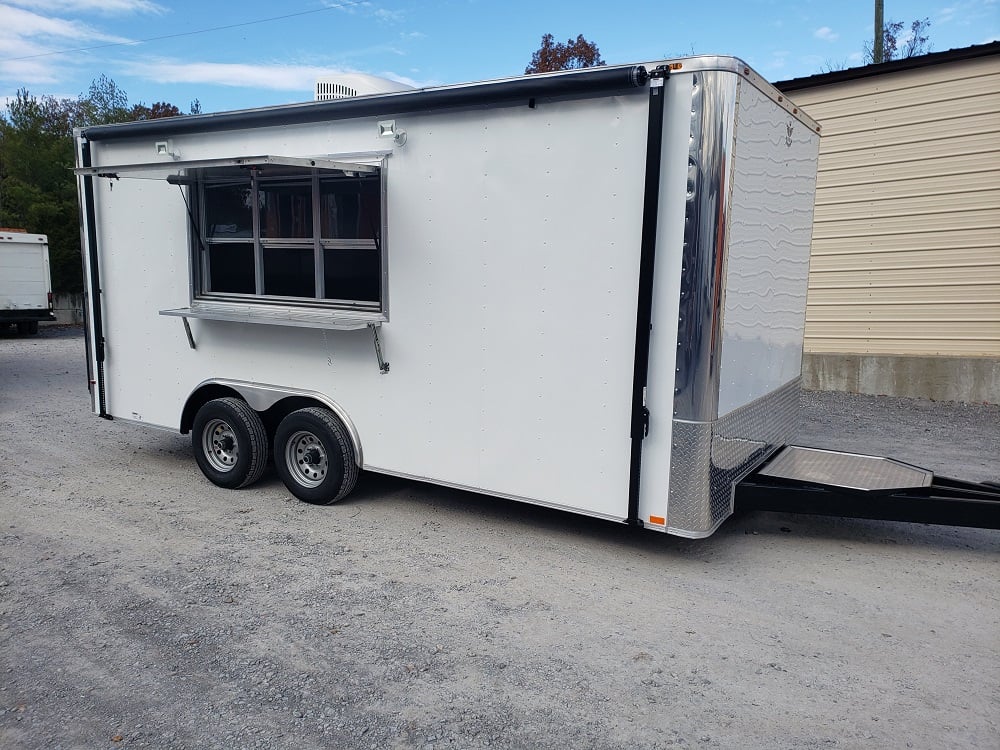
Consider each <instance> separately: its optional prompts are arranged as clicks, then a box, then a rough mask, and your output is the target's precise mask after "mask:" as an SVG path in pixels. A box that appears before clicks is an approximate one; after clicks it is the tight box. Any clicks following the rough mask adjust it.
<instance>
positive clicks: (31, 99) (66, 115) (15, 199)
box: [0, 75, 200, 292]
mask: <svg viewBox="0 0 1000 750" xmlns="http://www.w3.org/2000/svg"><path fill="white" fill-rule="evenodd" d="M199 106H200V105H199ZM179 114H181V112H180V110H178V108H177V107H175V106H174V105H172V104H168V103H166V102H156V103H155V104H153V105H151V106H148V107H147V106H146V105H144V104H141V103H140V104H136V105H134V106H130V105H129V103H128V96H127V95H126V93H125V92H124V91H123V90H122V89H120V88H119V87H118V85H117V84H116V83H115V82H114V81H113V80H111V79H110V78H108V77H107V76H103V75H102V76H101V77H100V78H98V79H96V80H95V81H94V82H93V83H92V84H91V86H90V90H89V91H88V92H87V94H86V95H84V94H81V95H80V96H79V97H78V98H76V99H56V98H55V97H52V96H41V97H36V96H34V95H32V94H30V93H29V92H28V90H27V89H20V90H19V91H18V92H17V94H15V96H14V98H13V99H12V100H10V101H9V102H8V104H7V111H6V112H5V113H0V226H3V227H12V228H20V229H26V230H27V231H29V232H33V233H37V234H45V235H48V238H49V261H50V266H51V269H52V288H53V290H54V291H56V292H79V291H82V289H83V271H82V265H81V262H80V219H79V210H78V207H77V196H76V179H75V178H74V176H73V166H74V156H73V128H75V127H86V126H89V125H104V124H108V123H113V122H125V121H129V120H136V119H141V120H149V119H153V118H157V117H173V116H176V115H179Z"/></svg>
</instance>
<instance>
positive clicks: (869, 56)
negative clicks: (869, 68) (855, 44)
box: [865, 18, 931, 65]
mask: <svg viewBox="0 0 1000 750" xmlns="http://www.w3.org/2000/svg"><path fill="white" fill-rule="evenodd" d="M930 25H931V22H930V19H929V18H923V19H917V20H916V21H913V22H912V23H911V24H910V30H909V32H907V33H904V32H903V29H904V28H905V26H906V24H904V23H903V22H902V21H893V20H889V21H888V22H887V23H886V24H885V25H884V26H883V27H882V59H881V60H878V59H877V52H878V50H877V49H876V48H875V42H874V41H873V40H869V41H867V42H865V65H871V64H873V63H876V62H889V61H890V60H905V59H906V58H908V57H918V56H919V55H926V54H927V53H928V52H930V51H931V43H930V35H929V34H928V31H927V30H928V28H930Z"/></svg>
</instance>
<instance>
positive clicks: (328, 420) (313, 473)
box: [274, 407, 358, 505]
mask: <svg viewBox="0 0 1000 750" xmlns="http://www.w3.org/2000/svg"><path fill="white" fill-rule="evenodd" d="M274 468H275V469H276V470H277V472H278V476H280V477H281V480H282V481H283V482H284V483H285V486H286V487H287V488H288V490H289V492H291V493H292V494H293V495H295V497H297V498H298V499H299V500H304V501H305V502H307V503H316V504H318V505H327V504H329V503H335V502H337V501H338V500H341V499H343V498H345V497H347V495H349V494H350V492H351V490H353V489H354V485H355V484H357V481H358V464H357V460H356V458H355V455H354V446H353V445H352V444H351V441H350V438H349V437H348V435H347V430H346V429H345V428H344V425H343V424H341V422H340V420H339V419H337V417H335V416H334V414H333V412H331V411H330V410H329V409H322V408H319V407H309V408H307V409H299V410H298V411H293V412H292V413H291V414H289V415H288V416H287V417H285V418H284V419H283V420H281V423H280V424H279V425H278V429H277V430H276V431H275V433H274Z"/></svg>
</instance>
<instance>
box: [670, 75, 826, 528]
mask: <svg viewBox="0 0 1000 750" xmlns="http://www.w3.org/2000/svg"><path fill="white" fill-rule="evenodd" d="M697 62H698V63H702V64H701V65H697V64H691V63H689V62H688V61H685V66H684V68H683V69H682V71H681V72H680V74H678V75H677V76H675V77H674V79H675V83H677V82H678V81H683V82H684V85H685V89H686V91H687V92H689V93H690V97H691V108H690V113H691V122H690V125H691V128H690V139H689V141H688V144H687V145H688V165H687V192H686V198H685V214H684V226H683V242H682V246H681V248H680V258H681V260H680V264H679V269H678V271H679V278H680V294H679V300H678V303H677V305H678V306H677V319H676V320H677V340H676V362H675V365H674V372H673V376H674V389H673V414H672V415H671V416H672V423H671V439H670V446H671V458H670V472H669V474H670V478H669V485H668V486H669V490H668V498H667V510H666V514H665V517H666V523H665V528H666V531H668V532H669V533H672V534H677V535H680V536H687V537H692V538H698V537H704V536H708V535H709V534H711V533H712V532H713V531H714V530H715V529H716V528H717V527H718V526H719V524H720V523H722V521H723V520H725V518H727V517H728V516H729V515H730V514H731V513H732V510H733V500H732V491H733V489H732V488H733V486H734V484H735V483H736V482H738V481H739V480H740V479H741V478H742V477H743V476H745V475H746V474H748V473H749V472H751V471H753V470H754V469H755V468H756V467H757V466H759V465H760V464H761V463H762V462H763V461H764V460H766V459H767V458H768V457H769V456H770V455H771V454H772V453H773V452H774V451H775V450H777V449H778V448H780V447H781V445H783V444H784V443H786V442H788V441H789V440H791V439H792V438H793V437H794V430H795V425H796V419H797V412H798V393H799V383H800V377H799V375H800V364H801V347H802V334H803V322H804V317H805V293H806V284H807V276H808V258H809V237H810V234H811V226H812V199H813V188H814V185H815V175H816V161H817V156H818V138H819V136H818V135H817V128H816V126H815V125H814V124H813V123H812V122H811V121H809V120H808V118H805V117H804V115H802V114H801V113H799V112H798V111H797V110H796V108H795V107H794V106H793V105H790V104H789V103H787V102H785V101H783V100H782V99H781V98H780V97H777V96H775V95H774V93H775V92H774V91H773V90H768V89H770V87H769V86H767V85H766V83H762V82H760V81H759V80H755V79H754V75H755V74H753V75H750V74H747V73H746V71H745V69H744V68H742V67H741V66H739V65H736V66H735V67H736V69H735V70H734V69H732V67H733V66H727V65H722V66H720V67H719V68H715V69H713V68H712V64H711V61H710V60H705V59H699V60H698V61H697ZM751 73H752V72H751ZM682 90H684V89H682ZM661 325H662V322H661Z"/></svg>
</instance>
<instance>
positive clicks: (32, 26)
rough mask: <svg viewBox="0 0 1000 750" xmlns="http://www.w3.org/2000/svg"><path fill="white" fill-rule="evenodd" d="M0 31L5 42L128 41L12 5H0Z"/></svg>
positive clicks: (83, 24) (89, 27) (76, 23)
mask: <svg viewBox="0 0 1000 750" xmlns="http://www.w3.org/2000/svg"><path fill="white" fill-rule="evenodd" d="M0 29H3V37H2V39H3V41H9V40H10V39H12V38H14V39H17V38H20V37H57V38H60V39H85V40H90V41H93V40H98V41H102V42H125V41H128V40H127V39H123V38H122V37H118V36H113V35H111V34H105V33H104V32H102V31H98V30H97V29H95V28H93V27H92V26H88V25H87V24H85V23H80V22H78V21H68V20H66V19H63V18H49V17H47V16H41V15H39V14H37V13H32V12H30V11H27V10H22V9H20V8H14V7H12V6H10V5H0Z"/></svg>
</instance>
